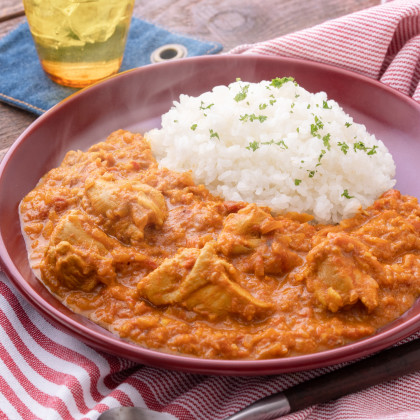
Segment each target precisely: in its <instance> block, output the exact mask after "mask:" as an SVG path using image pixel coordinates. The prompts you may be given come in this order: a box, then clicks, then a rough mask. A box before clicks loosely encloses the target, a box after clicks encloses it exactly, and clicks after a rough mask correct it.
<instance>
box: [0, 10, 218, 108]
mask: <svg viewBox="0 0 420 420" xmlns="http://www.w3.org/2000/svg"><path fill="white" fill-rule="evenodd" d="M166 44H182V45H184V46H185V47H186V48H187V50H188V57H193V56H198V55H205V54H215V53H217V52H219V51H221V49H222V45H220V44H218V43H215V42H204V41H201V40H197V39H194V38H191V37H186V36H183V35H179V34H175V33H172V32H169V31H167V30H166V29H163V28H161V27H159V26H156V25H154V24H151V23H149V22H145V21H143V20H140V19H137V18H133V19H132V21H131V26H130V31H129V33H128V38H127V45H126V50H125V53H124V59H123V63H122V66H121V69H120V71H124V70H129V69H133V68H136V67H140V66H144V65H146V64H150V55H151V53H152V52H153V51H154V50H155V49H156V48H159V47H160V46H163V45H166ZM76 91H77V89H74V88H67V87H63V86H60V85H57V84H56V83H54V82H52V81H51V80H50V79H49V78H48V77H47V76H46V74H45V73H44V71H43V70H42V67H41V65H40V63H39V60H38V56H37V53H36V50H35V46H34V43H33V40H32V36H31V34H30V32H29V27H28V24H27V23H26V22H25V23H22V24H21V25H19V26H18V27H17V28H16V29H14V30H13V31H12V32H10V33H9V34H8V35H6V36H5V37H4V38H3V39H1V40H0V100H1V101H3V102H6V103H8V104H11V105H14V106H17V107H19V108H23V109H25V110H27V111H30V112H32V113H34V114H37V115H41V114H42V113H44V112H45V111H47V110H48V109H49V108H51V107H52V106H53V105H55V104H57V103H58V102H60V101H61V100H63V99H64V98H66V97H67V96H69V95H70V94H72V93H74V92H76Z"/></svg>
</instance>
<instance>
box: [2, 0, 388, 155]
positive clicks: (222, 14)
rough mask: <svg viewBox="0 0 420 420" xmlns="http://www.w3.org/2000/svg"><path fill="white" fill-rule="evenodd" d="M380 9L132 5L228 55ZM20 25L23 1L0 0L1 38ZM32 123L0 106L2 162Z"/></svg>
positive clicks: (291, 4) (348, 0)
mask: <svg viewBox="0 0 420 420" xmlns="http://www.w3.org/2000/svg"><path fill="white" fill-rule="evenodd" d="M52 1H53V0H52ZM379 3H380V0H305V1H299V0H153V1H145V0H136V4H135V10H134V15H135V16H137V17H139V18H144V19H146V20H148V21H150V22H154V23H156V24H159V25H161V26H163V27H165V28H167V29H169V30H173V31H176V32H179V33H183V34H186V35H191V36H195V37H198V38H200V39H204V40H209V41H217V42H220V43H221V44H222V45H223V51H224V52H226V51H229V50H230V49H231V48H233V47H234V46H236V45H240V44H244V43H252V42H257V41H263V40H266V39H271V38H275V37H277V36H280V35H284V34H287V33H290V32H294V31H297V30H300V29H304V28H307V27H310V26H313V25H316V24H318V23H322V22H324V21H326V20H328V19H333V18H336V17H339V16H343V15H345V14H348V13H351V12H354V11H357V10H361V9H365V8H367V7H371V6H375V5H377V4H379ZM24 20H25V16H24V12H23V7H22V0H0V38H1V37H3V36H4V35H6V34H7V33H8V32H9V31H11V30H12V29H13V28H15V27H16V26H17V25H19V24H20V23H21V22H23V21H24ZM0 74H1V69H0ZM0 77H1V76H0ZM35 118H36V116H34V115H32V114H30V113H28V112H26V111H23V110H20V109H17V108H14V107H11V106H9V105H6V104H3V103H0V158H1V156H2V152H4V151H5V150H7V148H8V147H9V146H10V145H11V144H12V143H13V142H14V141H15V140H16V138H17V137H18V136H19V134H20V133H21V132H22V131H23V130H24V129H25V128H26V127H27V126H28V125H29V124H31V123H32V122H33V121H34V120H35Z"/></svg>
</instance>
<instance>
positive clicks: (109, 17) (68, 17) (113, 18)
mask: <svg viewBox="0 0 420 420" xmlns="http://www.w3.org/2000/svg"><path fill="white" fill-rule="evenodd" d="M23 5H24V8H25V14H26V18H27V20H28V23H29V27H30V30H31V34H32V37H33V39H34V42H35V46H36V49H37V52H38V56H39V60H40V62H41V65H42V68H43V69H44V70H45V72H46V73H47V75H48V76H49V77H50V78H51V79H52V80H54V81H55V82H56V83H59V84H61V85H65V86H72V87H84V86H88V85H90V84H92V83H94V82H96V81H98V80H101V79H103V78H105V77H108V76H110V75H112V74H115V73H116V72H117V71H118V70H119V68H120V66H121V62H122V58H123V54H124V49H125V44H126V40H127V33H128V29H129V26H130V21H131V16H132V13H133V6H134V0H23Z"/></svg>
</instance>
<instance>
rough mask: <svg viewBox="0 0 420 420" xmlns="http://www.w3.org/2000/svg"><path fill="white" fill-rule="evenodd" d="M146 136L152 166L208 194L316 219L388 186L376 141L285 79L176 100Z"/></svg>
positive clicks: (383, 154) (335, 218)
mask: <svg viewBox="0 0 420 420" xmlns="http://www.w3.org/2000/svg"><path fill="white" fill-rule="evenodd" d="M146 138H147V139H148V140H149V142H150V144H151V147H152V150H153V152H154V153H155V156H156V158H157V160H158V161H159V163H160V165H162V166H165V167H167V168H169V169H172V170H176V171H189V170H191V171H192V174H193V178H194V180H195V182H196V183H198V184H204V185H206V187H207V188H208V189H209V190H210V192H212V193H213V194H215V195H219V196H221V197H223V198H224V199H226V200H234V201H247V202H253V203H257V204H260V205H266V206H269V207H271V208H272V210H273V212H275V213H285V212H289V211H295V212H305V213H309V214H312V215H314V217H315V220H316V221H318V222H320V223H331V222H339V221H340V220H342V219H343V218H347V217H351V216H353V215H354V214H355V213H356V212H357V210H358V209H359V208H360V206H362V207H367V206H369V205H371V204H372V203H373V202H374V200H375V199H377V198H378V197H379V196H380V195H381V194H382V193H383V192H385V191H386V190H388V189H390V188H392V187H393V186H394V185H395V180H394V176H395V164H394V161H393V159H392V156H391V154H390V153H389V152H388V150H387V148H386V147H385V145H384V144H383V143H382V142H381V141H380V140H377V139H376V138H375V136H374V135H371V134H369V133H368V132H367V131H366V127H365V126H364V125H362V124H358V123H355V122H354V121H353V119H352V117H350V116H349V115H348V114H346V113H345V112H344V110H343V109H342V108H341V107H340V106H339V105H338V104H337V102H335V101H334V100H328V98H327V95H326V93H325V92H318V93H315V94H313V93H310V92H308V91H307V90H305V89H304V88H302V87H300V86H299V85H298V84H297V83H296V82H295V81H294V80H293V78H290V77H284V78H281V79H280V78H276V79H273V80H272V81H262V82H260V83H249V82H244V81H241V80H237V81H236V82H234V83H232V84H230V85H229V86H216V87H214V88H213V90H212V91H210V92H206V93H203V94H202V95H200V96H198V97H192V96H188V95H181V96H180V98H179V101H178V102H174V105H173V107H172V108H171V109H170V110H169V111H168V112H167V113H166V114H164V115H163V116H162V128H161V129H154V130H151V131H149V132H148V133H146Z"/></svg>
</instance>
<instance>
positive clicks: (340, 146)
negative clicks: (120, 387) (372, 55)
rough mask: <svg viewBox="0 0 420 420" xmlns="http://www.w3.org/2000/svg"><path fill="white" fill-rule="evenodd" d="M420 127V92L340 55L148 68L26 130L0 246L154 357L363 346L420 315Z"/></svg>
mask: <svg viewBox="0 0 420 420" xmlns="http://www.w3.org/2000/svg"><path fill="white" fill-rule="evenodd" d="M229 95H230V96H229ZM253 95H257V96H255V97H257V98H258V99H256V100H255V101H257V102H255V101H254V99H253V98H254V96H253ZM280 96H281V97H280ZM283 96H284V97H285V98H286V99H285V100H283ZM253 101H254V102H255V106H256V108H252V106H253ZM239 107H241V108H239ZM276 107H277V108H276ZM281 107H283V109H281ZM278 109H280V111H276V110H278ZM228 115H233V117H232V118H233V119H230V120H229V119H228V117H227V116H228ZM235 118H236V120H235ZM276 118H277V119H276ZM234 120H235V122H233V121H234ZM209 121H211V124H210V123H209ZM279 121H280V122H279ZM296 121H299V123H296V124H297V125H296V124H295V122H296ZM216 124H220V125H216ZM270 124H271V125H270ZM282 130H288V131H287V132H286V131H282ZM235 133H239V135H238V137H239V140H238V143H235V142H234V140H232V139H233V135H234V134H235ZM419 133H420V105H419V104H418V103H416V102H415V101H414V100H412V99H411V98H409V97H407V96H405V95H402V94H400V93H399V92H397V91H396V90H394V89H392V88H389V87H387V86H385V85H383V84H381V83H379V82H377V81H374V80H372V79H369V78H366V77H363V76H361V75H358V74H355V73H352V72H349V71H346V70H343V69H339V68H335V67H332V66H329V65H324V64H319V63H314V62H309V61H304V60H298V59H288V58H278V57H256V56H229V55H224V56H211V57H196V58H186V59H181V60H176V61H170V62H166V63H159V64H153V65H150V66H145V67H142V68H138V69H134V70H131V71H128V72H125V73H122V74H119V75H117V76H114V77H111V78H109V79H107V80H104V81H102V82H100V83H97V84H95V85H93V86H91V87H89V88H86V89H83V90H81V91H80V92H78V93H77V94H75V95H72V96H70V97H69V98H68V99H66V100H65V101H63V102H62V103H60V104H58V105H56V106H55V107H53V108H52V109H50V110H49V111H47V112H46V113H45V114H44V115H42V116H41V117H39V118H38V119H37V120H36V121H35V122H34V123H33V124H32V125H31V126H30V127H28V128H27V129H26V130H25V131H24V132H23V133H22V135H21V136H20V137H19V138H18V139H17V140H16V142H15V143H14V144H13V146H12V147H11V149H10V150H9V152H8V153H7V155H6V156H5V158H4V159H3V161H2V162H1V166H0V200H1V203H2V206H1V208H0V216H1V217H0V257H1V265H2V268H3V270H4V271H5V273H6V274H7V275H8V277H9V278H10V280H11V281H12V283H13V284H14V286H16V288H17V289H18V290H19V291H20V293H22V295H23V296H24V297H25V298H26V299H27V300H28V301H29V302H30V303H31V304H32V305H33V306H34V307H35V308H36V309H37V310H38V311H39V312H40V313H42V314H43V315H44V316H46V317H47V318H48V319H49V320H51V321H52V322H54V323H56V324H57V325H58V326H59V327H60V328H62V329H64V330H65V331H67V332H68V333H69V334H70V335H72V336H74V337H76V338H78V339H80V340H81V341H83V342H85V343H86V344H88V345H91V346H92V347H94V348H96V349H98V350H101V351H105V352H109V353H112V354H115V355H118V356H122V357H126V358H128V359H131V360H134V361H136V362H139V363H143V364H146V365H150V366H159V367H163V368H168V369H175V370H180V371H187V372H194V373H201V374H226V375H272V374H280V373H285V372H294V371H301V370H307V369H313V368H319V367H323V366H329V365H333V364H338V363H342V362H347V361H352V360H355V359H357V358H360V357H364V356H367V355H369V354H372V353H374V352H377V351H380V350H382V349H384V348H386V347H389V346H391V345H394V344H396V343H398V342H399V341H401V340H403V339H405V338H407V337H409V336H410V335H412V334H415V333H416V332H417V331H418V330H419V327H420V300H419V299H418V298H419V296H420V274H419V273H420V206H419V204H418V201H417V199H418V198H419V197H420V184H419V183H418V181H417V175H418V170H417V162H418V160H419V158H420V134H419ZM276 136H277V137H276ZM195 142H196V143H197V144H196V143H195ZM196 145H198V146H197V147H196ZM309 152H310V153H311V155H309V154H308V153H309ZM353 157H354V158H355V159H356V158H357V159H356V160H351V159H353ZM212 158H213V159H214V160H213V161H211V160H210V159H212ZM206 159H209V161H208V162H209V163H207V164H206V165H205V166H203V162H204V163H205V162H206ZM349 159H350V160H349ZM257 164H258V165H257ZM370 165H371V166H370ZM257 166H258V168H257ZM22 168H25V171H24V172H23V171H22ZM337 168H338V169H337ZM264 171H266V172H264ZM237 176H239V178H238V177H237ZM265 185H267V187H266V186H265ZM333 192H334V194H335V195H334V194H333ZM369 194H370V196H369ZM267 197H268V198H267ZM366 197H367V198H366ZM360 206H361V207H362V209H360Z"/></svg>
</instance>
